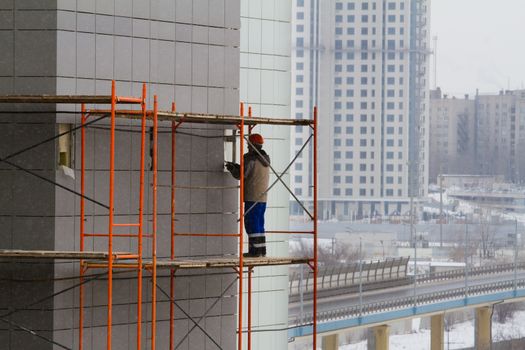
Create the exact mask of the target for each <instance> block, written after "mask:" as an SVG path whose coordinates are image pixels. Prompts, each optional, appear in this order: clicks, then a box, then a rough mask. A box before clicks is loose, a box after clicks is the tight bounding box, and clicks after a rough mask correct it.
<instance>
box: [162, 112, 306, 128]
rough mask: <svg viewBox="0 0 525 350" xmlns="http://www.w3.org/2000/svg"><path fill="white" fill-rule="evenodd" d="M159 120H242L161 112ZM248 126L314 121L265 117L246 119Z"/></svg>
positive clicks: (229, 117) (231, 116) (196, 121)
mask: <svg viewBox="0 0 525 350" xmlns="http://www.w3.org/2000/svg"><path fill="white" fill-rule="evenodd" d="M158 119H159V120H167V121H177V122H180V121H184V122H188V123H208V124H239V123H240V122H241V120H242V118H241V117H240V116H236V115H218V114H196V113H173V112H159V113H158ZM244 124H246V125H257V124H267V125H290V126H292V125H312V124H313V120H309V119H284V118H265V117H250V118H248V117H245V118H244Z"/></svg>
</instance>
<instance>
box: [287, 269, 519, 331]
mask: <svg viewBox="0 0 525 350" xmlns="http://www.w3.org/2000/svg"><path fill="white" fill-rule="evenodd" d="M523 287H525V279H520V280H517V281H514V280H511V281H502V282H494V283H487V284H482V285H476V286H469V287H468V288H465V287H462V288H455V289H450V290H446V291H439V292H432V293H426V294H420V295H418V296H417V297H416V298H415V299H414V297H413V296H410V297H404V298H399V299H396V300H385V301H381V302H375V303H368V304H363V305H355V306H350V307H346V308H339V309H337V310H330V311H322V312H318V313H317V321H318V322H327V321H334V320H338V319H345V318H350V317H357V316H362V315H366V314H372V313H378V312H386V311H393V310H396V309H403V308H407V307H411V306H416V305H417V306H421V305H426V304H432V303H436V302H440V301H447V300H451V299H459V298H464V297H472V296H476V295H483V294H489V293H495V292H499V291H508V290H512V289H514V288H523ZM312 319H313V318H312V314H311V313H307V314H305V315H304V316H303V317H302V318H301V317H299V316H297V317H294V318H292V319H290V320H289V324H290V325H302V324H310V323H311V322H312Z"/></svg>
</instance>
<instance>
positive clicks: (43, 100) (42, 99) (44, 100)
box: [0, 95, 111, 104]
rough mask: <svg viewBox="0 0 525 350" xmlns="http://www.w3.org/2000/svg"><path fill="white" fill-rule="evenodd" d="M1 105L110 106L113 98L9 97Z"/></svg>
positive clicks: (66, 96) (5, 97)
mask: <svg viewBox="0 0 525 350" xmlns="http://www.w3.org/2000/svg"><path fill="white" fill-rule="evenodd" d="M0 103H103V104H110V103H111V96H105V95H7V96H0Z"/></svg>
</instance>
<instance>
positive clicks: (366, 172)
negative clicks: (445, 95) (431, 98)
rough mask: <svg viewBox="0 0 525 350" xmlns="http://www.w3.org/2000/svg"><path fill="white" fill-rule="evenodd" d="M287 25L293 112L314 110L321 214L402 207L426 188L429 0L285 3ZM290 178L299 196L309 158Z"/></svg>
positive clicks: (301, 133) (298, 132)
mask: <svg viewBox="0 0 525 350" xmlns="http://www.w3.org/2000/svg"><path fill="white" fill-rule="evenodd" d="M292 24H293V25H292V102H291V108H292V114H293V115H294V116H295V118H307V117H308V116H311V115H312V113H313V107H314V106H318V108H319V142H320V144H319V205H320V217H321V218H322V219H331V218H340V219H345V218H353V217H363V216H371V215H377V214H381V215H389V214H392V213H394V212H402V211H406V210H407V206H408V203H409V201H410V197H412V196H413V197H416V198H417V197H419V196H424V195H425V194H426V192H427V182H428V130H429V129H428V120H429V119H428V90H427V87H428V79H427V75H428V70H427V65H428V54H429V51H428V42H429V30H428V27H429V1H426V0H417V1H406V0H392V1H319V0H294V6H293V15H292ZM306 135H307V131H306V130H305V129H304V128H300V127H299V128H296V129H295V130H294V132H293V134H292V153H296V152H297V151H298V150H299V149H300V148H301V145H302V144H303V143H304V142H305V141H306ZM304 152H311V148H310V149H308V148H307V149H306V150H305V151H304ZM305 158H306V157H305ZM292 177H293V181H292V183H293V184H294V186H295V187H294V190H295V194H296V195H297V196H299V197H300V198H303V199H304V200H305V201H306V202H308V200H309V199H310V198H311V182H312V167H311V164H309V163H308V162H307V161H303V160H302V159H301V158H300V161H299V162H298V163H297V164H296V166H295V168H294V169H293V170H292ZM291 211H292V214H295V215H300V214H301V210H300V208H299V207H298V206H296V205H292V207H291Z"/></svg>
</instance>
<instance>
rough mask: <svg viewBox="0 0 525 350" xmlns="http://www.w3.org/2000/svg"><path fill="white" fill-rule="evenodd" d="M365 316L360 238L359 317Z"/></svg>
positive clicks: (360, 244) (360, 243) (360, 241)
mask: <svg viewBox="0 0 525 350" xmlns="http://www.w3.org/2000/svg"><path fill="white" fill-rule="evenodd" d="M362 315H363V242H362V238H361V237H359V317H361V316H362Z"/></svg>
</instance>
